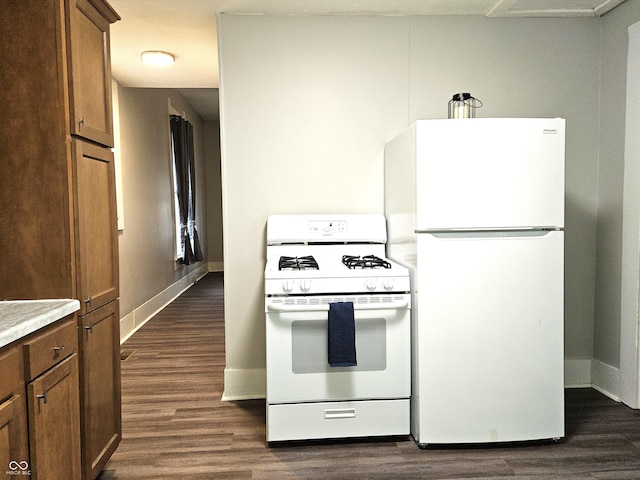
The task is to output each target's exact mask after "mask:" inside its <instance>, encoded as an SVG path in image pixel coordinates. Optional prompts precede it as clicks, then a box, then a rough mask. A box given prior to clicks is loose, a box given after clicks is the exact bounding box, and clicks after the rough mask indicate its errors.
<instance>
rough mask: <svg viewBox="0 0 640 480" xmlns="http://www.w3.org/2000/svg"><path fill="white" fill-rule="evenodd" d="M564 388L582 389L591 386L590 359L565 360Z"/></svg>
mask: <svg viewBox="0 0 640 480" xmlns="http://www.w3.org/2000/svg"><path fill="white" fill-rule="evenodd" d="M564 386H565V387H566V388H582V387H590V386H591V359H590V358H565V360H564Z"/></svg>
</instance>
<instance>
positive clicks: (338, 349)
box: [328, 302, 358, 367]
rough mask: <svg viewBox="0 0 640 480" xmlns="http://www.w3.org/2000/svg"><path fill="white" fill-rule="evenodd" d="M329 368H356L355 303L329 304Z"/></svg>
mask: <svg viewBox="0 0 640 480" xmlns="http://www.w3.org/2000/svg"><path fill="white" fill-rule="evenodd" d="M328 330H329V366H331V367H355V366H356V365H358V363H357V362H356V322H355V320H354V318H353V302H336V303H330V304H329V329H328Z"/></svg>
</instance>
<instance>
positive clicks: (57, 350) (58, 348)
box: [53, 345, 64, 357]
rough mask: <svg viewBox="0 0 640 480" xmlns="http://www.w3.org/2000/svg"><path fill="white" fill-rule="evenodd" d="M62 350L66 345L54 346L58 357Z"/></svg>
mask: <svg viewBox="0 0 640 480" xmlns="http://www.w3.org/2000/svg"><path fill="white" fill-rule="evenodd" d="M62 350H64V345H61V346H59V347H53V352H54V355H55V356H56V357H57V356H58V355H60V353H61V352H62Z"/></svg>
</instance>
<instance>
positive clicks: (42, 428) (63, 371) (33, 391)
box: [27, 353, 80, 480]
mask: <svg viewBox="0 0 640 480" xmlns="http://www.w3.org/2000/svg"><path fill="white" fill-rule="evenodd" d="M27 401H28V405H29V446H30V452H31V479H32V480H38V479H58V478H64V479H69V480H73V479H80V415H79V411H80V407H79V394H78V355H77V354H75V353H74V354H73V355H71V356H70V357H68V358H67V359H66V360H64V361H62V362H60V363H59V364H58V365H56V366H55V367H53V368H52V369H51V370H49V371H47V373H45V374H43V375H41V376H40V377H38V378H36V379H35V380H33V381H32V382H31V383H29V384H28V385H27Z"/></svg>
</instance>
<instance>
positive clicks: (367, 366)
mask: <svg viewBox="0 0 640 480" xmlns="http://www.w3.org/2000/svg"><path fill="white" fill-rule="evenodd" d="M386 331H387V328H386V321H385V319H384V318H368V319H366V320H362V321H357V320H356V359H357V363H358V365H357V366H356V367H330V366H329V363H328V360H327V351H328V341H327V335H328V334H327V321H326V320H310V321H309V320H300V321H294V322H292V324H291V357H292V358H291V369H292V371H293V373H294V374H305V373H336V372H345V371H359V372H366V371H381V370H384V369H385V368H386V367H387V347H386V345H387V335H386Z"/></svg>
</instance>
